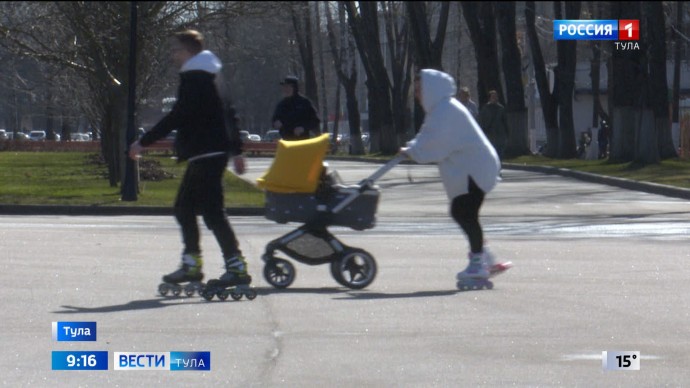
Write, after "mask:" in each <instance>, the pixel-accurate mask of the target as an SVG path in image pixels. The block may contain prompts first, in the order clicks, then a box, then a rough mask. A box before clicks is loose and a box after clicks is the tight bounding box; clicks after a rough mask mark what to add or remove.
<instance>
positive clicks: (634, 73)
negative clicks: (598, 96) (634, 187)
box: [609, 2, 647, 163]
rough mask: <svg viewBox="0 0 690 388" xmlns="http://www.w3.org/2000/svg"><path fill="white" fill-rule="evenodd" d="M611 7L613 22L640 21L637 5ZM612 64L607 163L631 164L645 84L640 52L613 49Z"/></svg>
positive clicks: (615, 5)
mask: <svg viewBox="0 0 690 388" xmlns="http://www.w3.org/2000/svg"><path fill="white" fill-rule="evenodd" d="M610 4H611V11H612V12H611V17H612V19H618V20H621V19H623V20H626V19H638V20H641V19H642V18H641V13H640V3H625V4H623V3H617V2H611V3H610ZM642 35H643V34H642ZM640 38H642V36H641V37H640ZM611 63H612V69H611V73H612V79H609V90H610V94H611V96H612V102H613V126H612V136H611V154H610V156H609V160H610V161H611V162H613V163H624V162H631V161H632V160H633V159H634V158H635V154H636V153H635V134H636V128H637V126H639V123H640V121H639V120H640V119H641V118H642V117H640V116H639V115H638V120H635V116H636V112H639V111H640V110H641V109H640V108H641V106H642V104H641V102H642V101H641V99H640V96H642V93H643V85H645V84H646V83H647V80H646V76H645V74H644V73H643V70H642V69H643V64H642V54H641V50H639V51H635V50H616V49H614V50H613V53H612V57H611Z"/></svg>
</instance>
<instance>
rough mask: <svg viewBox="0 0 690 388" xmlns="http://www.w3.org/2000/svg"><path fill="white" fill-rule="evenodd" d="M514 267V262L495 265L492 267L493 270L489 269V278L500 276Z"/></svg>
mask: <svg viewBox="0 0 690 388" xmlns="http://www.w3.org/2000/svg"><path fill="white" fill-rule="evenodd" d="M512 267H513V262H512V261H506V262H505V263H498V264H494V265H492V266H491V268H489V277H494V276H496V275H500V274H502V273H503V272H505V271H507V270H509V269H510V268H512Z"/></svg>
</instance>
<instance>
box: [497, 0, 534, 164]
mask: <svg viewBox="0 0 690 388" xmlns="http://www.w3.org/2000/svg"><path fill="white" fill-rule="evenodd" d="M494 7H495V9H496V14H497V20H498V32H499V36H500V38H501V49H502V52H503V79H504V81H505V85H506V97H507V101H506V114H507V116H508V125H509V127H510V135H509V137H508V144H507V147H506V151H505V153H506V157H508V158H513V157H517V156H520V155H528V154H529V153H530V149H529V136H528V133H527V108H526V107H525V90H524V87H523V85H522V60H521V58H520V48H519V47H518V42H517V33H516V29H515V2H496V3H495V4H494Z"/></svg>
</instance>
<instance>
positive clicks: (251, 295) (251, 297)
mask: <svg viewBox="0 0 690 388" xmlns="http://www.w3.org/2000/svg"><path fill="white" fill-rule="evenodd" d="M244 296H246V297H247V299H249V300H254V299H255V298H256V291H254V290H249V291H247V293H246V294H244Z"/></svg>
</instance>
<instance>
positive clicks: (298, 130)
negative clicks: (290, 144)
mask: <svg viewBox="0 0 690 388" xmlns="http://www.w3.org/2000/svg"><path fill="white" fill-rule="evenodd" d="M294 132H295V136H301V135H302V134H303V133H304V127H295V131H294Z"/></svg>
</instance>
